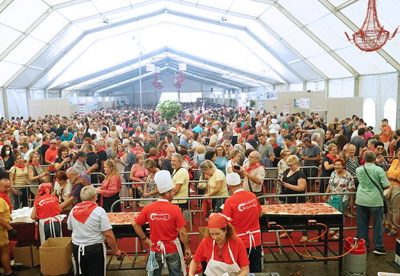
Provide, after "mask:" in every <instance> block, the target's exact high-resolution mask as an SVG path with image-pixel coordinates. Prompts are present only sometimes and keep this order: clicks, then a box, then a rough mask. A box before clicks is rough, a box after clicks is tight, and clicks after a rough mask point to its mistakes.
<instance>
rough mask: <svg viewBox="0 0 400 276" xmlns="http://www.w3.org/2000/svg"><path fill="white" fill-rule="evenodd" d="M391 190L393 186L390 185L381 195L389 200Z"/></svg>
mask: <svg viewBox="0 0 400 276" xmlns="http://www.w3.org/2000/svg"><path fill="white" fill-rule="evenodd" d="M392 188H393V185H390V186H389V188H387V189H386V190H384V191H383V195H384V196H385V197H386V198H387V199H390V198H391V197H392Z"/></svg>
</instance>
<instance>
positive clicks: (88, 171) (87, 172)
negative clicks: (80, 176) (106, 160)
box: [85, 163, 99, 175]
mask: <svg viewBox="0 0 400 276" xmlns="http://www.w3.org/2000/svg"><path fill="white" fill-rule="evenodd" d="M98 167H99V165H97V163H94V164H93V166H91V167H89V169H88V170H87V171H86V172H85V174H86V175H90V174H91V173H92V172H95V171H96V170H97V168H98Z"/></svg>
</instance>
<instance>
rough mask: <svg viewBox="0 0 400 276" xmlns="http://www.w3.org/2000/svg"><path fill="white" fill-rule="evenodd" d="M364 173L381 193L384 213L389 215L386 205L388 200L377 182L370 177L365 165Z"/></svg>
mask: <svg viewBox="0 0 400 276" xmlns="http://www.w3.org/2000/svg"><path fill="white" fill-rule="evenodd" d="M364 171H365V173H366V174H367V176H368V178H369V179H370V180H371V181H372V183H374V185H375V187H376V188H377V189H378V190H379V192H380V193H381V196H382V201H383V212H384V213H385V214H387V213H388V207H387V203H386V198H385V197H384V196H383V193H382V191H381V189H379V187H378V185H377V184H376V183H375V181H374V180H373V179H372V178H371V176H369V174H368V171H367V169H366V168H365V165H364ZM382 189H383V186H382Z"/></svg>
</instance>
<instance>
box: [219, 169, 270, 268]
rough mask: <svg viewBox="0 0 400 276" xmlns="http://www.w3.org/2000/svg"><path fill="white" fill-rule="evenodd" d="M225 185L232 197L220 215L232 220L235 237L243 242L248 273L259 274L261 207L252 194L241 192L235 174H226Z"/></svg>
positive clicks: (239, 182) (238, 180) (239, 181)
mask: <svg viewBox="0 0 400 276" xmlns="http://www.w3.org/2000/svg"><path fill="white" fill-rule="evenodd" d="M226 184H228V188H229V190H231V192H232V196H231V197H229V198H228V199H227V200H226V201H225V205H224V209H223V210H222V213H223V214H224V215H226V216H227V217H231V218H232V219H233V222H232V225H233V226H234V227H235V230H236V232H237V233H238V234H237V236H238V237H240V238H241V239H242V240H243V243H244V245H245V247H246V250H247V253H248V257H249V261H250V272H251V273H257V272H261V269H262V268H261V258H262V256H261V251H262V247H261V231H260V221H259V217H261V214H262V212H261V205H260V203H259V202H258V199H257V197H256V196H255V194H254V193H251V192H248V191H245V190H243V188H242V187H241V185H240V184H241V180H240V176H239V175H238V174H237V173H230V174H228V175H227V176H226Z"/></svg>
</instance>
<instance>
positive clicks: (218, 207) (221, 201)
mask: <svg viewBox="0 0 400 276" xmlns="http://www.w3.org/2000/svg"><path fill="white" fill-rule="evenodd" d="M211 202H212V208H213V209H214V212H215V213H222V209H221V205H222V204H224V203H225V199H224V198H219V199H213V200H212V201H211Z"/></svg>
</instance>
